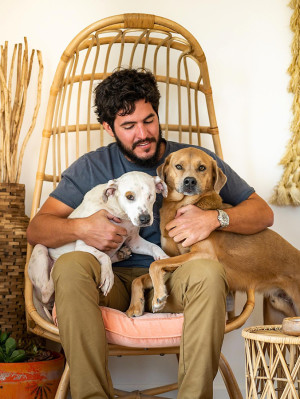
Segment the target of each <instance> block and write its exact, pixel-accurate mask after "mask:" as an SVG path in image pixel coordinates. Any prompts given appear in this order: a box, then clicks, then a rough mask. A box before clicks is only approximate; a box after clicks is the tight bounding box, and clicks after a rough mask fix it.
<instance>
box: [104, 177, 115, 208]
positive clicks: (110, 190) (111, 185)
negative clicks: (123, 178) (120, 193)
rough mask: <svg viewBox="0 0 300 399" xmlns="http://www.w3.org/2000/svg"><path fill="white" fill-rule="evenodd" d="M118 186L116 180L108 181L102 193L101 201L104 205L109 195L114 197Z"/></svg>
mask: <svg viewBox="0 0 300 399" xmlns="http://www.w3.org/2000/svg"><path fill="white" fill-rule="evenodd" d="M117 187H118V185H117V181H116V180H109V181H108V183H107V185H106V188H105V190H104V191H103V193H102V200H103V202H104V203H106V202H107V200H108V197H109V196H110V195H114V193H115V191H116V189H117Z"/></svg>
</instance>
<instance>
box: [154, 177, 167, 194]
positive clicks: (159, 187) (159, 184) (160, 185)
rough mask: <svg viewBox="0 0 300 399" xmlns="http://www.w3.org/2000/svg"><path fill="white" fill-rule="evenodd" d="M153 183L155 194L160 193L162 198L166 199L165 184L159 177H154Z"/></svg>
mask: <svg viewBox="0 0 300 399" xmlns="http://www.w3.org/2000/svg"><path fill="white" fill-rule="evenodd" d="M153 179H154V183H155V188H156V192H157V193H159V194H160V193H161V194H162V195H163V197H165V198H166V197H167V195H168V187H167V185H166V183H165V182H164V181H163V180H162V179H161V178H160V177H159V176H154V177H153Z"/></svg>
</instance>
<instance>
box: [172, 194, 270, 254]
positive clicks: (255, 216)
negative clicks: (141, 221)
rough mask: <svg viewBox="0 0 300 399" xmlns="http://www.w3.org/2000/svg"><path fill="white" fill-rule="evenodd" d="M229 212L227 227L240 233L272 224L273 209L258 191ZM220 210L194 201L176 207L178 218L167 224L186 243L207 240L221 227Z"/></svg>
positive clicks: (258, 229)
mask: <svg viewBox="0 0 300 399" xmlns="http://www.w3.org/2000/svg"><path fill="white" fill-rule="evenodd" d="M225 211H226V213H227V214H228V216H229V226H228V227H226V228H223V229H222V230H224V231H231V232H233V233H239V234H254V233H258V232H259V231H262V230H264V229H265V228H267V227H269V226H272V224H273V211H272V209H271V208H270V207H269V205H268V204H267V203H266V202H265V201H264V200H263V199H262V198H261V197H260V196H259V195H257V194H256V193H253V194H251V195H250V196H249V198H248V199H246V200H245V201H243V202H241V203H240V204H238V205H236V206H234V207H232V208H228V209H225ZM217 214H218V213H217V211H215V210H209V211H204V210H202V209H200V208H198V207H196V206H194V205H188V206H185V207H182V208H180V209H179V210H178V211H177V214H176V217H175V219H173V220H172V221H171V222H170V223H168V224H167V226H166V229H167V230H168V231H169V236H170V237H172V238H173V239H174V241H175V242H182V245H183V246H184V247H189V246H191V245H192V244H194V243H196V242H198V241H201V240H204V239H205V238H207V237H208V236H209V235H210V233H211V232H212V231H214V230H216V229H218V228H219V227H220V223H219V221H218V219H217Z"/></svg>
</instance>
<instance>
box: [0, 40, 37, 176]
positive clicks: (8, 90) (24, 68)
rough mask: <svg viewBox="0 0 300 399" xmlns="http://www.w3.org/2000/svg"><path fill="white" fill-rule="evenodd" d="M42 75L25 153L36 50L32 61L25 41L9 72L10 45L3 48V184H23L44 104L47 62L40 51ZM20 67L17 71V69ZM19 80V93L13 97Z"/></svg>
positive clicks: (0, 145)
mask: <svg viewBox="0 0 300 399" xmlns="http://www.w3.org/2000/svg"><path fill="white" fill-rule="evenodd" d="M36 54H37V59H38V65H39V72H38V81H37V97H36V105H35V108H34V112H33V114H32V118H31V124H30V127H29V129H28V131H27V133H26V134H25V137H24V139H23V142H22V145H21V149H20V151H19V141H20V136H21V129H22V125H23V119H24V114H25V109H26V102H27V92H28V86H29V83H30V78H31V75H32V68H33V62H34V55H35V50H32V52H31V56H30V60H29V59H28V43H27V38H26V37H25V38H24V50H23V46H22V44H20V43H19V45H17V44H16V45H15V46H14V51H13V55H12V58H11V64H10V68H8V43H7V42H5V46H4V47H3V46H1V52H0V55H1V59H0V182H5V183H18V182H19V180H20V174H21V168H22V161H23V157H24V152H25V148H26V145H27V143H28V140H29V138H30V136H31V134H32V132H33V129H34V127H35V124H36V120H37V115H38V111H39V108H40V104H41V91H42V77H43V69H44V68H43V61H42V54H41V52H40V51H37V52H36ZM15 64H16V68H15ZM14 79H15V93H14V95H13V93H12V86H13V80H14Z"/></svg>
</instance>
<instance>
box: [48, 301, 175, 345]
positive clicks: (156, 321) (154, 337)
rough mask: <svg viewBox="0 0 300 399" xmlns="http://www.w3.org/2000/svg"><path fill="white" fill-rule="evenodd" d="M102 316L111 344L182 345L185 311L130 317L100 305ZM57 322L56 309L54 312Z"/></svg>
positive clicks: (53, 315) (54, 318)
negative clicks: (183, 312)
mask: <svg viewBox="0 0 300 399" xmlns="http://www.w3.org/2000/svg"><path fill="white" fill-rule="evenodd" d="M100 308H101V312H102V317H103V321H104V326H105V330H106V337H107V341H108V342H109V343H110V344H116V345H121V346H128V347H134V348H151V347H152V348H163V347H172V346H179V345H180V339H181V333H182V326H183V314H182V313H145V314H143V316H140V317H133V318H130V317H127V316H126V314H125V313H123V312H121V311H119V310H116V309H112V308H107V307H103V306H101V307H100ZM52 317H53V320H54V323H55V324H57V323H56V309H55V307H54V309H53V312H52Z"/></svg>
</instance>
